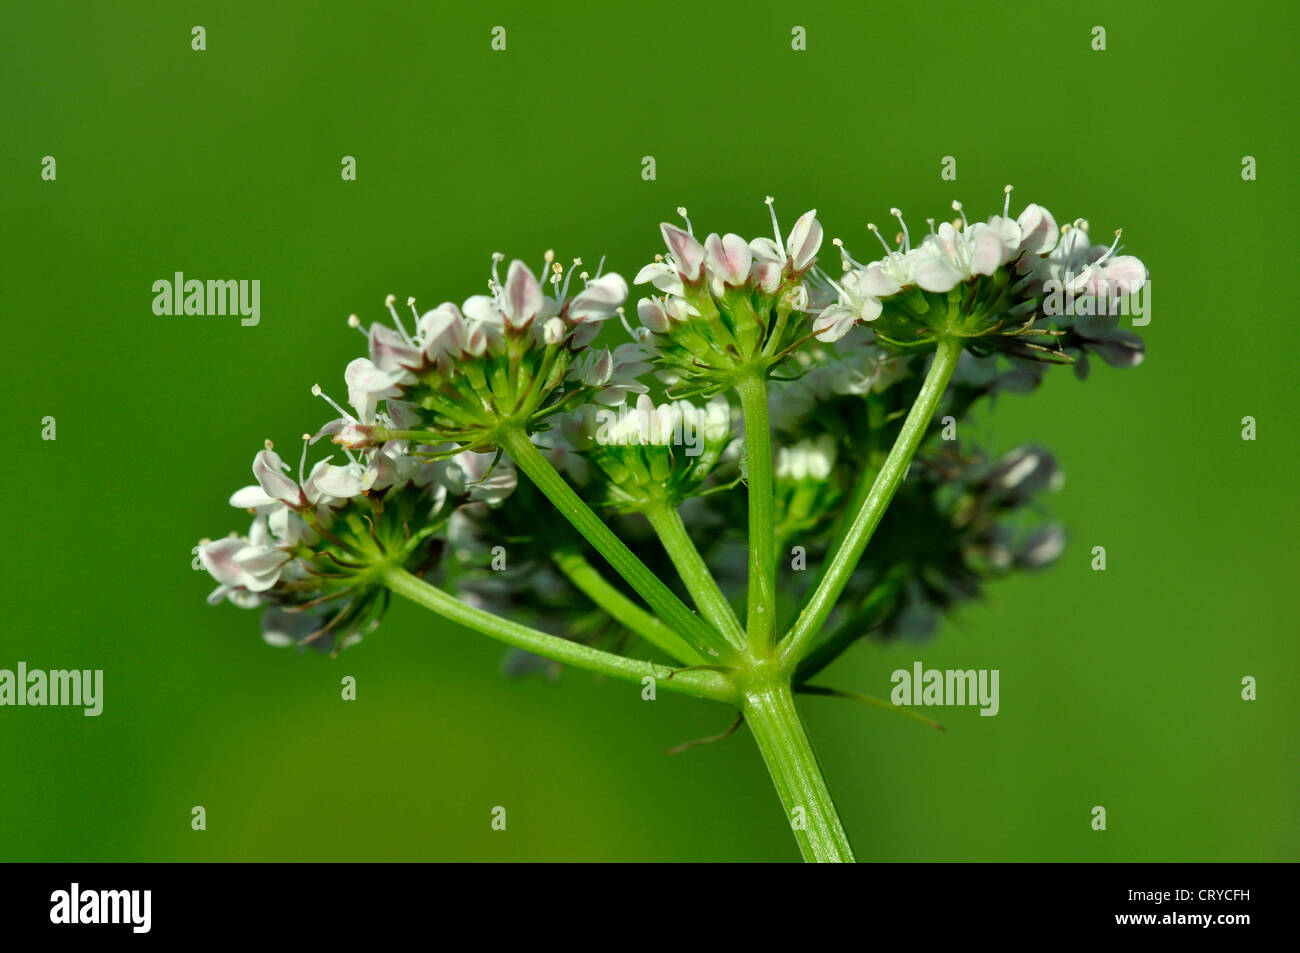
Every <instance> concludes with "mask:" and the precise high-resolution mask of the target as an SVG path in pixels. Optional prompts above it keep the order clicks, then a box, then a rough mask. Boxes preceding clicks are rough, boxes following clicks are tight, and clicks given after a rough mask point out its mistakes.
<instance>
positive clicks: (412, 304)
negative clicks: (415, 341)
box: [406, 298, 420, 333]
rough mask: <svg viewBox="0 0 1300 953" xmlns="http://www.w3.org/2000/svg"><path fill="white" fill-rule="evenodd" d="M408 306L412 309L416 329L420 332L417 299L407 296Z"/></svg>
mask: <svg viewBox="0 0 1300 953" xmlns="http://www.w3.org/2000/svg"><path fill="white" fill-rule="evenodd" d="M406 306H407V307H408V308H410V309H411V315H412V318H413V320H414V321H415V330H416V332H417V333H418V332H419V330H420V312H419V311H417V310H415V299H414V298H407V299H406Z"/></svg>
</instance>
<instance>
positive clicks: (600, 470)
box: [557, 394, 733, 511]
mask: <svg viewBox="0 0 1300 953" xmlns="http://www.w3.org/2000/svg"><path fill="white" fill-rule="evenodd" d="M567 424H568V425H567V426H565V427H563V428H561V434H562V435H563V437H564V438H566V439H567V442H568V445H569V446H570V447H572V448H573V449H575V450H577V451H579V453H580V454H581V456H582V457H583V458H584V459H586V460H588V461H590V462H591V463H593V464H595V468H594V472H593V473H592V477H593V478H592V479H591V480H590V481H589V483H588V487H587V489H588V492H589V493H590V495H591V496H592V497H593V498H595V499H597V500H599V501H600V502H602V503H603V505H605V506H607V507H609V508H610V509H613V510H617V511H637V510H641V509H644V508H645V507H646V506H648V505H655V504H667V505H670V506H677V505H678V504H680V503H681V502H682V501H684V500H685V499H687V498H688V497H691V496H694V495H696V494H697V493H699V492H701V491H702V489H703V487H704V484H705V482H706V480H708V478H709V476H710V475H711V474H712V473H713V472H714V468H715V467H716V466H717V464H718V462H719V460H720V459H721V457H722V455H723V452H724V451H725V450H726V449H727V446H728V444H729V443H730V442H731V440H732V436H733V435H732V424H731V408H730V406H729V405H728V403H727V400H726V398H725V397H722V396H717V397H714V398H713V399H712V400H710V401H709V402H708V403H706V404H704V405H703V406H697V405H695V404H692V403H691V402H690V401H687V400H678V401H672V402H669V403H662V404H656V403H655V402H654V401H653V400H652V399H651V398H650V397H649V396H648V395H645V394H642V395H641V396H640V397H638V398H637V401H636V403H635V404H625V405H623V406H621V407H618V408H616V409H615V408H607V407H604V408H599V409H591V408H588V409H587V410H586V411H585V412H582V413H579V414H575V415H574V416H573V417H572V418H571V419H570V420H569V421H568V422H567ZM557 443H558V441H557Z"/></svg>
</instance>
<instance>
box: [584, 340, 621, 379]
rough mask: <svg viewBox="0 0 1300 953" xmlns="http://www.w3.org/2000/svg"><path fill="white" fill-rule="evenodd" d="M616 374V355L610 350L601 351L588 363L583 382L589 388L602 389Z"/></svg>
mask: <svg viewBox="0 0 1300 953" xmlns="http://www.w3.org/2000/svg"><path fill="white" fill-rule="evenodd" d="M613 373H614V355H613V354H611V353H610V351H609V349H608V348H606V349H605V350H603V351H601V352H600V353H599V354H596V355H594V356H593V357H592V358H590V359H589V360H588V361H587V364H586V366H585V367H584V368H583V370H582V382H583V383H584V384H586V385H587V386H588V387H600V386H601V385H602V384H607V383H609V379H610V377H611V376H612V375H613Z"/></svg>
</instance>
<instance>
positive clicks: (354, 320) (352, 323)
mask: <svg viewBox="0 0 1300 953" xmlns="http://www.w3.org/2000/svg"><path fill="white" fill-rule="evenodd" d="M348 327H350V328H356V329H357V330H358V331H360V332H361V336H362V337H365V338H368V337H370V335H368V334H366V329H365V328H363V327H362V326H361V319H360V318H358V317H357V316H356V315H355V314H349V315H348Z"/></svg>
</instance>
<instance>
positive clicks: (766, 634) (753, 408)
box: [736, 372, 776, 658]
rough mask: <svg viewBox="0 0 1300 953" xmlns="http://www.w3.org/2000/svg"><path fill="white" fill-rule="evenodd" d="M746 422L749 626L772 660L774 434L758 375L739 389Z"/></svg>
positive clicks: (757, 646)
mask: <svg viewBox="0 0 1300 953" xmlns="http://www.w3.org/2000/svg"><path fill="white" fill-rule="evenodd" d="M736 392H737V393H738V394H739V395H740V409H741V413H742V414H743V415H744V418H745V483H746V485H747V486H748V489H749V494H748V495H749V594H748V600H747V611H746V614H745V624H746V627H747V629H748V635H749V648H750V652H752V653H754V654H755V655H757V656H758V657H760V658H767V657H768V656H770V655H771V654H772V647H773V644H774V638H773V632H774V631H775V628H774V627H775V616H776V540H775V538H774V530H773V518H772V434H771V429H770V426H769V424H768V419H767V381H766V380H765V378H764V375H763V374H761V373H758V372H754V373H751V374H748V375H746V376H745V377H742V378H741V379H740V380H739V381H738V382H737V384H736Z"/></svg>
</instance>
